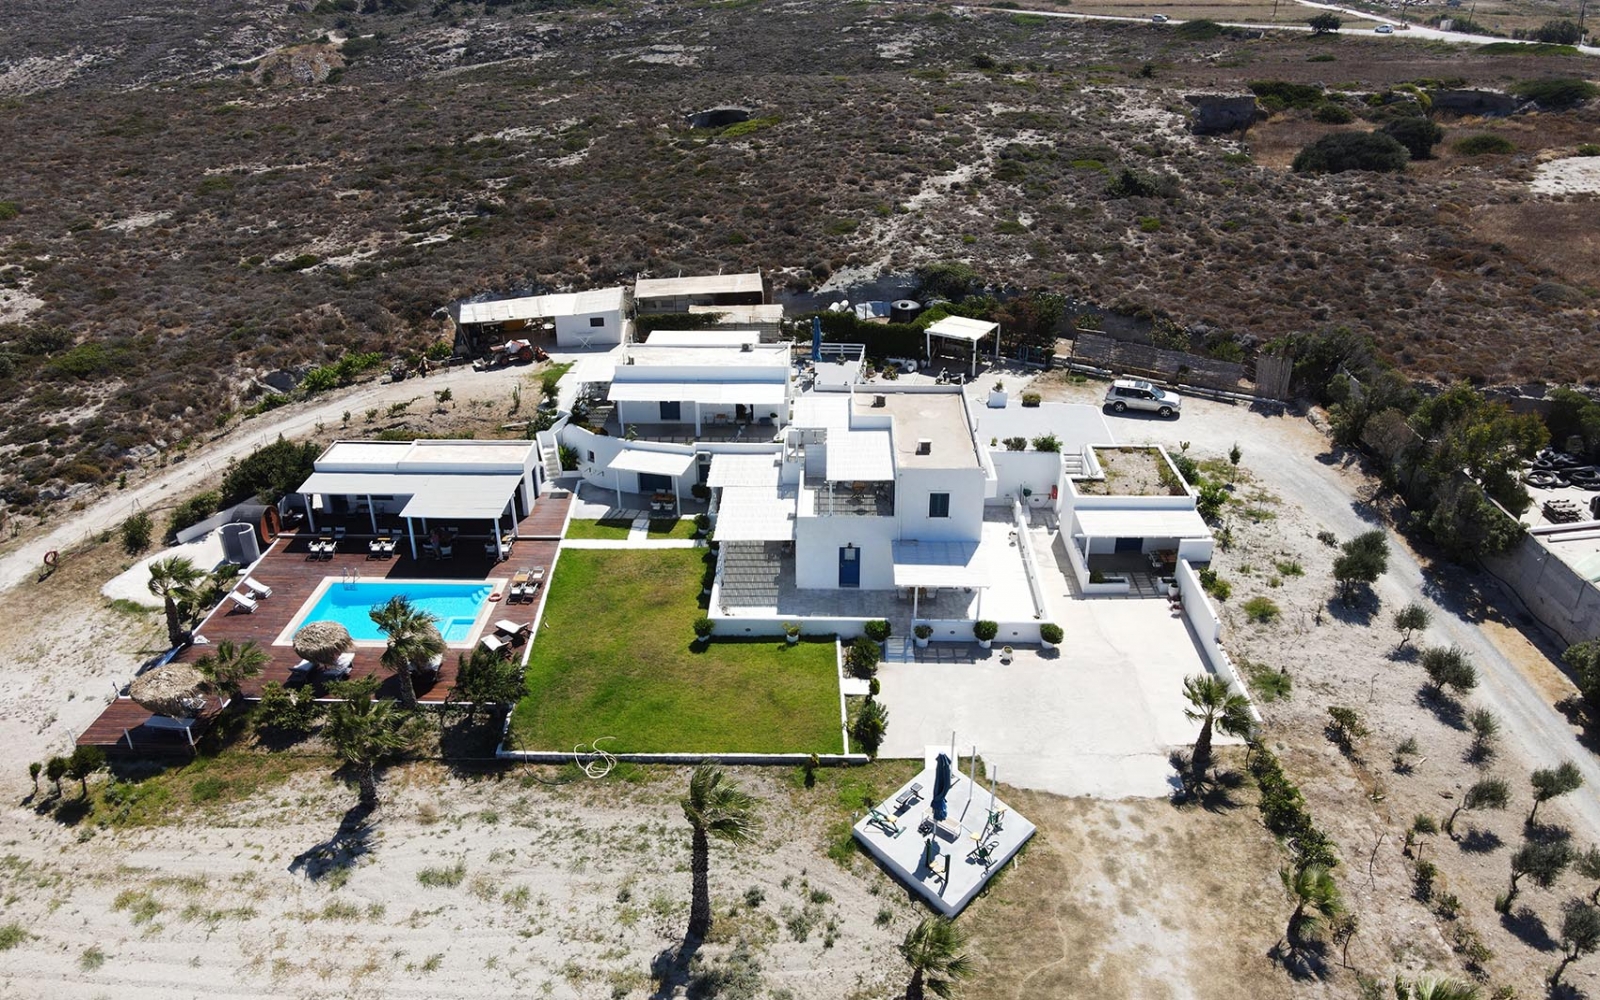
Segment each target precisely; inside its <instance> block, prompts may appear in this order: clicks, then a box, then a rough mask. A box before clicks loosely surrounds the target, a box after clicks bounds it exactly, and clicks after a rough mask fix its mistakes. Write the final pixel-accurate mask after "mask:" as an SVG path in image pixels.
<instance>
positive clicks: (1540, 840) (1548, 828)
mask: <svg viewBox="0 0 1600 1000" xmlns="http://www.w3.org/2000/svg"><path fill="white" fill-rule="evenodd" d="M1522 835H1523V837H1524V838H1525V839H1527V840H1529V841H1531V842H1533V843H1536V844H1565V843H1567V842H1569V841H1571V840H1572V831H1571V830H1569V829H1567V828H1566V827H1564V826H1562V825H1561V824H1560V823H1523V824H1522Z"/></svg>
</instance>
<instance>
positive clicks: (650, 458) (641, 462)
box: [606, 448, 694, 476]
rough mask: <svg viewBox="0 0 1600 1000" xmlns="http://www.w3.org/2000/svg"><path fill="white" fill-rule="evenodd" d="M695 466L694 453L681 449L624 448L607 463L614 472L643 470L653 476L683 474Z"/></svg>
mask: <svg viewBox="0 0 1600 1000" xmlns="http://www.w3.org/2000/svg"><path fill="white" fill-rule="evenodd" d="M693 467H694V455H693V454H692V453H688V454H686V453H684V452H681V451H644V450H641V449H638V448H624V449H622V450H621V451H619V452H617V457H616V458H613V459H612V460H611V461H610V462H609V463H607V464H606V468H608V469H610V470H612V471H613V472H643V473H645V474H647V475H652V476H681V475H684V474H686V473H687V472H688V471H689V470H690V469H691V468H693Z"/></svg>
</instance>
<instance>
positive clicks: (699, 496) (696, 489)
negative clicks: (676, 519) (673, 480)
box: [689, 483, 711, 503]
mask: <svg viewBox="0 0 1600 1000" xmlns="http://www.w3.org/2000/svg"><path fill="white" fill-rule="evenodd" d="M689 494H690V496H693V497H694V498H695V499H696V500H699V501H700V502H701V503H704V502H705V501H707V500H710V499H711V487H709V486H707V485H706V484H705V483H695V484H694V485H693V486H691V487H689Z"/></svg>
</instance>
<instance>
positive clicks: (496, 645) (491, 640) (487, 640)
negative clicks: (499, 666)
mask: <svg viewBox="0 0 1600 1000" xmlns="http://www.w3.org/2000/svg"><path fill="white" fill-rule="evenodd" d="M478 645H480V646H482V647H483V648H484V649H487V650H488V651H489V652H491V653H502V654H503V653H505V652H506V651H507V650H508V649H510V648H511V640H509V639H502V638H500V637H499V636H497V635H486V636H484V637H483V638H481V639H479V640H478Z"/></svg>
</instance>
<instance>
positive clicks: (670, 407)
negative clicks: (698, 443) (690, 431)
mask: <svg viewBox="0 0 1600 1000" xmlns="http://www.w3.org/2000/svg"><path fill="white" fill-rule="evenodd" d="M661 419H662V420H663V421H665V422H667V423H676V422H677V421H679V420H682V419H683V404H682V403H676V402H672V403H669V402H667V401H665V400H663V401H662V402H661Z"/></svg>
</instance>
